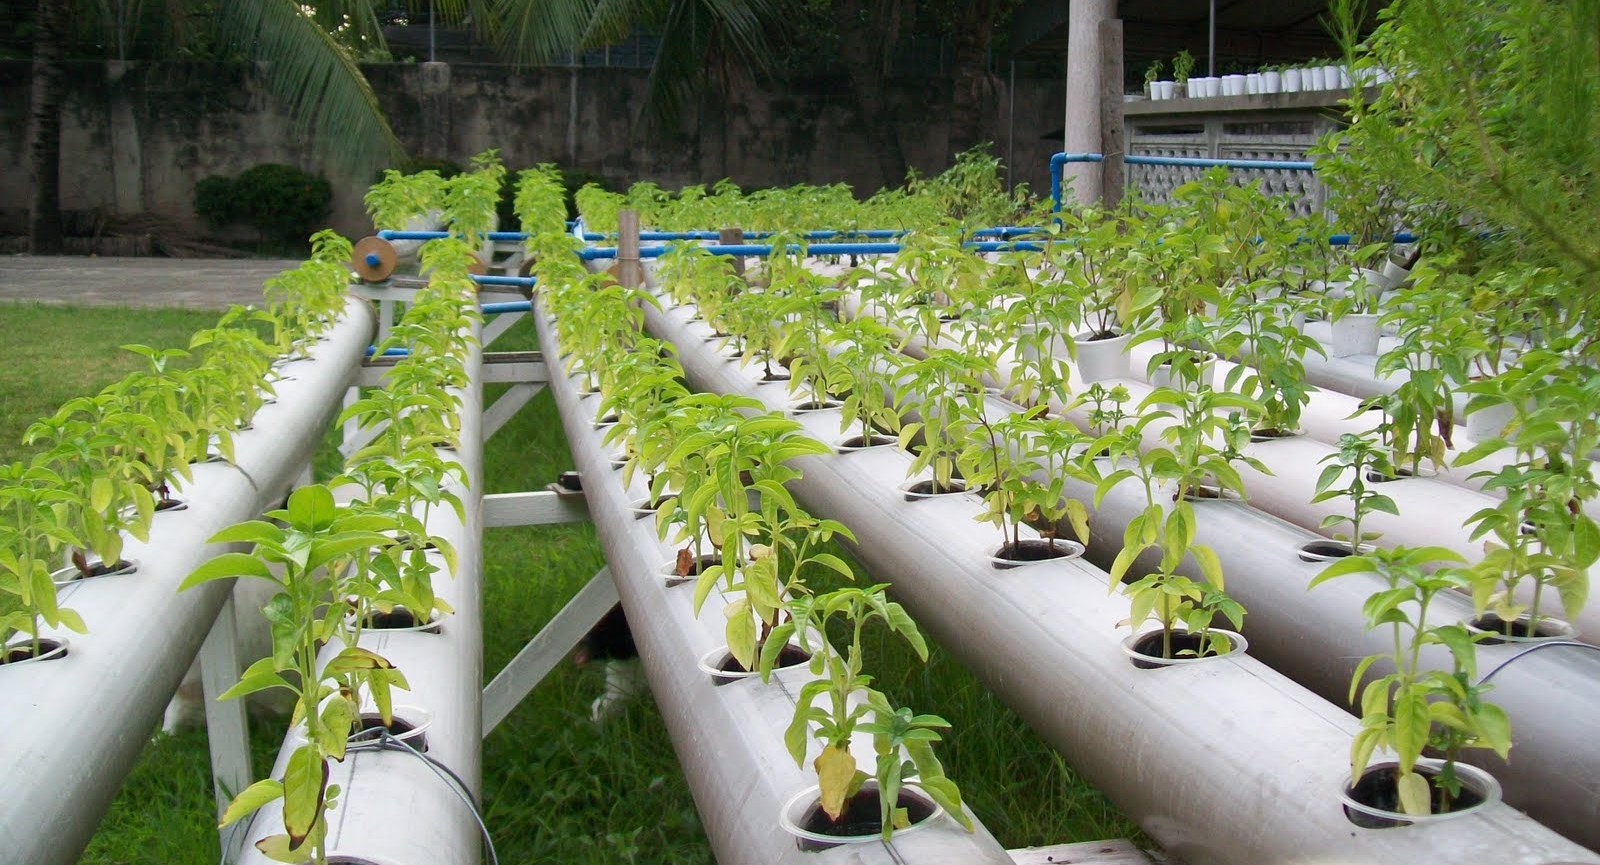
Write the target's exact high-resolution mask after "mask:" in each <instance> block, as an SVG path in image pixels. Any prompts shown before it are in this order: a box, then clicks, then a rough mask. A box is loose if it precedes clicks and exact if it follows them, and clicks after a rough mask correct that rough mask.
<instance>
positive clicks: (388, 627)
mask: <svg viewBox="0 0 1600 865" xmlns="http://www.w3.org/2000/svg"><path fill="white" fill-rule="evenodd" d="M361 627H362V628H363V629H364V630H369V631H383V632H385V633H390V634H392V633H406V632H411V633H418V634H437V633H439V631H440V628H441V625H440V617H439V614H438V613H437V612H434V613H429V614H428V618H427V620H426V621H419V620H418V618H417V616H416V614H414V613H412V612H411V611H410V610H408V609H406V608H405V607H395V608H394V609H392V610H389V611H388V612H384V611H382V610H373V611H372V612H370V613H368V614H367V616H366V619H365V620H364V621H363V622H362V623H361Z"/></svg>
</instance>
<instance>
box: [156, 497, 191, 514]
mask: <svg viewBox="0 0 1600 865" xmlns="http://www.w3.org/2000/svg"><path fill="white" fill-rule="evenodd" d="M188 509H189V503H188V502H186V501H183V500H182V499H175V498H172V497H170V496H168V497H165V498H163V499H161V500H160V501H158V502H156V513H158V514H160V513H167V512H174V511H186V510H188Z"/></svg>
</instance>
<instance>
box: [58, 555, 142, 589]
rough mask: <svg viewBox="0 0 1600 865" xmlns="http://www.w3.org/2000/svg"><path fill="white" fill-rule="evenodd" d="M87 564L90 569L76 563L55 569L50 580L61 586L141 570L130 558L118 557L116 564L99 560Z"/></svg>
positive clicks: (121, 575)
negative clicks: (108, 563)
mask: <svg viewBox="0 0 1600 865" xmlns="http://www.w3.org/2000/svg"><path fill="white" fill-rule="evenodd" d="M87 564H88V566H89V567H88V570H84V569H82V568H79V567H77V566H76V565H74V566H72V567H68V568H62V569H61V570H59V571H55V572H53V573H51V574H50V580H51V582H53V583H55V584H56V585H57V586H58V587H59V586H65V585H67V584H69V583H74V582H77V581H78V580H88V579H93V578H95V577H125V576H127V575H129V574H133V573H137V572H138V570H139V563H138V562H137V561H134V560H130V559H118V560H117V563H116V564H115V565H107V564H106V563H105V562H102V561H98V560H97V561H91V562H88V563H87Z"/></svg>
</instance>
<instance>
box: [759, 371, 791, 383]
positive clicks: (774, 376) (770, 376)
mask: <svg viewBox="0 0 1600 865" xmlns="http://www.w3.org/2000/svg"><path fill="white" fill-rule="evenodd" d="M761 380H762V381H788V380H789V374H788V373H786V372H763V373H762V374H761Z"/></svg>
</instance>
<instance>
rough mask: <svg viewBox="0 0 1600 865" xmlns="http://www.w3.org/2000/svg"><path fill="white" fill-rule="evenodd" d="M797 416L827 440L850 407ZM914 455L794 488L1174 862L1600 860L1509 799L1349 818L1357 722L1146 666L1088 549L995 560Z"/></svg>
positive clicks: (718, 379) (852, 465)
mask: <svg viewBox="0 0 1600 865" xmlns="http://www.w3.org/2000/svg"><path fill="white" fill-rule="evenodd" d="M645 316H646V325H647V327H648V329H649V330H650V331H651V332H652V333H653V334H654V335H655V336H657V337H659V338H662V339H666V340H668V341H670V342H673V343H674V344H675V345H676V346H677V347H678V349H679V359H680V361H681V362H682V363H683V364H684V367H685V370H686V371H687V373H688V375H689V378H690V380H691V381H693V382H694V383H695V384H696V385H697V386H700V387H704V388H706V389H709V390H714V391H721V392H736V393H746V394H751V395H755V396H757V397H759V398H761V399H763V401H765V402H766V403H767V404H768V405H770V406H774V407H776V406H779V405H783V404H785V403H786V402H787V398H786V395H785V394H784V390H783V388H782V387H781V386H779V387H773V386H771V385H756V384H755V383H754V382H753V381H752V380H751V377H750V376H749V375H748V374H747V373H746V372H744V371H742V370H739V369H737V368H736V367H735V365H734V364H733V363H732V362H730V361H728V360H726V359H725V358H722V357H719V356H717V355H716V354H715V353H714V352H713V351H712V350H711V349H710V348H709V347H708V346H707V345H706V344H705V342H704V337H705V336H706V335H707V334H708V333H709V329H708V328H706V327H704V325H703V324H700V323H694V322H690V321H689V319H688V316H687V315H686V314H684V313H683V312H682V311H681V310H676V309H669V310H667V311H665V312H657V311H656V310H654V309H651V308H648V307H647V308H646V310H645ZM803 423H805V425H806V426H807V428H808V429H809V430H811V431H812V434H813V435H816V436H818V437H822V438H824V439H825V440H831V439H832V438H833V437H836V436H837V430H838V423H839V415H838V414H837V412H834V411H825V412H816V413H808V414H806V415H804V416H803ZM908 461H909V458H908V457H907V456H906V455H904V454H902V453H898V452H896V451H894V450H892V449H883V450H869V451H863V452H858V453H854V454H850V455H847V456H831V457H808V458H804V459H802V460H799V461H797V464H798V465H799V466H800V467H801V468H802V470H803V471H804V472H805V476H804V477H803V478H802V479H801V480H800V481H797V482H796V493H797V494H798V495H799V496H800V498H801V499H802V500H803V501H804V502H805V503H806V504H807V506H808V507H810V508H813V509H814V510H816V511H817V512H819V513H821V514H824V515H826V516H829V517H832V518H835V519H839V520H841V521H843V522H844V523H845V524H847V525H850V526H851V527H852V528H853V529H854V530H855V532H856V534H857V537H858V538H860V540H861V544H860V546H859V550H858V552H859V554H860V555H861V556H862V557H863V558H864V559H865V560H866V562H867V564H868V566H869V568H870V569H871V570H872V571H873V573H874V574H875V575H876V576H877V578H879V579H888V580H891V581H892V582H893V583H894V587H895V589H896V592H897V595H898V596H899V597H900V598H901V599H902V601H903V602H904V603H906V604H907V606H908V607H910V608H911V610H912V612H913V613H914V614H915V615H916V616H917V617H918V619H919V621H921V622H923V624H924V625H925V626H926V627H927V628H928V629H929V630H930V631H932V632H933V633H934V634H936V635H937V636H938V637H939V638H940V640H941V642H943V643H944V644H945V645H946V646H948V647H950V648H951V649H952V650H953V651H955V652H956V653H957V654H958V655H959V656H961V658H962V659H963V661H964V662H965V663H966V664H968V666H969V667H971V668H972V669H973V671H974V672H975V673H976V674H977V675H978V676H979V678H980V679H982V680H983V681H984V682H985V684H987V685H988V686H989V687H990V688H992V689H993V690H994V691H995V692H996V693H997V694H998V695H999V696H1001V697H1002V698H1003V699H1005V700H1006V701H1007V703H1008V704H1010V705H1011V706H1012V707H1013V708H1014V709H1016V710H1017V711H1018V712H1019V713H1020V714H1022V715H1023V716H1024V717H1025V718H1026V719H1027V720H1028V721H1029V723H1030V724H1031V725H1032V726H1033V727H1034V728H1035V729H1036V730H1038V731H1039V732H1040V733H1041V734H1042V735H1044V736H1045V737H1046V738H1047V739H1048V740H1049V741H1051V743H1052V744H1053V745H1054V746H1055V747H1056V748H1057V749H1058V750H1060V751H1061V752H1062V753H1063V754H1064V755H1066V756H1067V757H1068V758H1069V761H1070V762H1071V763H1072V765H1073V766H1074V768H1075V769H1077V770H1078V771H1080V772H1082V773H1083V774H1084V775H1085V777H1087V778H1089V779H1090V780H1091V781H1093V782H1094V783H1095V784H1096V785H1097V786H1099V787H1100V788H1101V789H1102V790H1104V791H1105V792H1106V793H1107V795H1109V796H1110V797H1111V798H1112V799H1113V801H1115V802H1116V803H1117V804H1118V805H1119V807H1121V808H1122V809H1123V810H1124V812H1126V813H1127V814H1128V815H1129V816H1131V817H1132V818H1133V819H1135V820H1136V821H1138V822H1139V823H1140V825H1141V826H1143V827H1144V828H1145V829H1146V831H1148V832H1150V833H1151V835H1152V836H1153V837H1155V839H1156V840H1157V841H1158V842H1160V843H1161V844H1162V846H1163V847H1165V848H1166V849H1167V850H1168V852H1170V853H1171V854H1172V855H1174V856H1175V857H1176V858H1178V859H1179V860H1181V861H1185V862H1189V863H1193V865H1207V863H1223V862H1229V863H1232V862H1313V861H1337V862H1341V863H1368V862H1373V863H1376V862H1394V863H1406V865H1411V863H1415V862H1421V861H1437V860H1438V859H1440V858H1450V857H1451V856H1463V855H1467V854H1468V853H1470V852H1471V851H1475V850H1478V849H1491V850H1494V851H1496V856H1497V861H1502V862H1527V863H1552V862H1563V861H1568V862H1597V861H1600V857H1597V856H1596V855H1595V854H1593V853H1591V852H1590V851H1587V850H1584V849H1583V848H1581V847H1578V846H1576V845H1574V844H1572V843H1570V842H1568V841H1566V840H1565V839H1562V838H1560V837H1559V836H1557V835H1555V834H1554V833H1553V832H1551V831H1550V830H1548V829H1546V828H1545V827H1543V826H1541V825H1539V824H1537V823H1535V822H1534V821H1532V820H1530V819H1528V818H1527V817H1525V816H1524V815H1522V814H1521V813H1519V812H1517V811H1516V810H1514V809H1512V808H1510V807H1509V806H1506V805H1503V804H1502V805H1497V806H1494V807H1489V808H1486V809H1484V811H1483V812H1482V813H1480V814H1476V815H1472V816H1464V817H1461V818H1459V819H1456V820H1452V821H1448V822H1445V823H1440V824H1436V825H1431V826H1428V827H1426V828H1422V827H1414V828H1411V829H1406V830H1404V831H1399V832H1394V831H1380V830H1363V829H1359V828H1357V827H1355V826H1354V825H1353V824H1351V823H1349V822H1348V821H1347V820H1346V819H1345V817H1344V815H1343V814H1342V812H1341V810H1340V807H1339V803H1338V798H1337V790H1338V785H1339V784H1341V783H1343V781H1344V779H1346V778H1347V777H1348V771H1349V769H1348V763H1347V761H1348V753H1349V746H1350V742H1351V740H1352V738H1353V736H1354V734H1355V731H1356V728H1357V724H1356V721H1355V720H1354V719H1353V718H1351V717H1350V716H1349V715H1348V714H1345V713H1344V712H1343V711H1341V710H1339V709H1337V708H1336V707H1334V706H1332V705H1330V704H1329V703H1327V702H1325V701H1323V700H1321V699H1320V698H1317V697H1316V696H1314V695H1312V694H1311V693H1309V692H1307V691H1306V690H1304V689H1303V688H1301V687H1300V686H1299V685H1296V684H1295V683H1293V682H1292V681H1290V680H1289V679H1287V678H1286V677H1284V676H1282V675H1280V674H1278V673H1276V672H1274V671H1273V670H1271V669H1270V668H1268V667H1266V666H1265V665H1263V664H1261V663H1259V662H1257V661H1255V660H1254V659H1252V658H1250V657H1248V656H1235V657H1230V658H1224V659H1217V660H1215V661H1211V662H1207V663H1205V664H1201V665H1196V666H1193V667H1188V668H1183V669H1167V670H1161V671H1138V670H1135V669H1134V668H1133V667H1132V666H1131V665H1130V664H1129V663H1128V660H1127V658H1126V657H1124V656H1123V654H1122V651H1121V647H1120V640H1121V637H1122V635H1123V634H1122V632H1121V631H1119V630H1118V628H1117V627H1116V622H1118V621H1119V620H1120V619H1121V618H1123V617H1124V616H1125V615H1126V611H1127V603H1126V601H1124V600H1122V599H1120V598H1113V597H1112V595H1111V592H1110V591H1109V590H1108V588H1107V583H1108V579H1109V578H1108V577H1107V576H1106V575H1105V573H1104V572H1103V571H1100V570H1099V569H1097V568H1094V567H1092V566H1090V565H1088V564H1087V563H1084V562H1081V561H1067V562H1061V561H1052V562H1045V563H1040V564H1036V565H1032V566H1028V567H1023V568H1018V569H1015V570H1010V571H1004V572H998V571H995V570H993V569H992V568H991V567H990V566H988V565H987V563H986V562H985V561H984V556H986V555H988V554H989V553H991V552H992V551H993V548H994V547H996V546H998V544H999V538H998V536H997V533H995V532H993V530H992V529H988V528H979V527H976V524H975V523H974V522H973V519H974V517H975V516H976V514H977V513H978V511H979V503H978V501H977V499H976V497H974V496H966V495H962V496H952V497H948V498H940V499H937V500H932V501H925V502H920V503H915V504H913V503H908V502H906V501H904V499H903V497H902V496H899V495H897V494H896V493H895V487H896V486H898V484H899V483H900V482H901V481H902V480H903V479H904V475H905V468H906V466H907V464H908ZM1451 851H1454V852H1451ZM1441 854H1442V855H1441Z"/></svg>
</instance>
